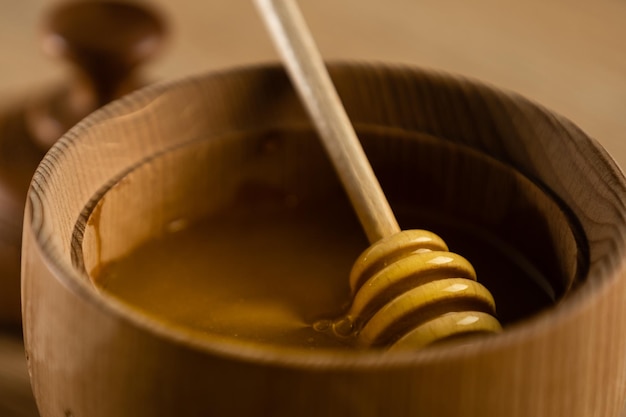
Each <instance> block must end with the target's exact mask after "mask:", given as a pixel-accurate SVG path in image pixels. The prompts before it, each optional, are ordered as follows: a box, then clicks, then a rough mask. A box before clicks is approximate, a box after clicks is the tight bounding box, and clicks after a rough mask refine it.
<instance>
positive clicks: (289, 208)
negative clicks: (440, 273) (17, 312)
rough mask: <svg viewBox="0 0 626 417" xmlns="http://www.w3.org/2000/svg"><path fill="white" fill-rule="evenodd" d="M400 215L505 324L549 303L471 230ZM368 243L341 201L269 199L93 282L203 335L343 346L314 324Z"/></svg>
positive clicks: (172, 239) (332, 314) (145, 252)
mask: <svg viewBox="0 0 626 417" xmlns="http://www.w3.org/2000/svg"><path fill="white" fill-rule="evenodd" d="M248 203H249V202H248ZM398 217H399V219H400V220H401V224H406V225H409V226H407V227H405V228H408V227H412V228H415V227H418V222H419V223H420V224H422V227H424V228H427V229H429V230H432V231H435V232H437V233H440V234H441V236H442V237H443V238H444V240H446V241H448V244H449V245H450V247H451V250H453V251H455V252H458V253H461V254H463V255H464V256H466V257H468V259H469V260H470V262H472V263H473V264H474V266H475V268H476V270H477V272H478V274H479V280H481V281H483V282H484V283H485V285H487V286H488V288H490V290H492V293H493V294H494V296H495V297H496V303H497V305H498V309H499V313H500V317H499V318H500V320H501V321H502V322H504V323H505V324H506V323H508V322H511V321H515V320H518V319H520V318H523V317H524V316H527V315H529V314H532V313H533V312H535V311H538V310H540V309H541V308H544V307H545V306H547V305H550V304H551V303H552V300H551V299H550V296H549V294H548V292H549V291H545V288H542V285H541V284H542V283H537V282H536V281H533V280H532V279H528V277H527V273H526V272H527V271H525V270H524V268H523V266H520V265H518V264H516V262H515V261H514V260H512V259H509V258H507V256H506V253H502V252H501V251H499V249H498V246H499V245H498V244H495V245H493V246H489V243H488V242H487V241H485V240H481V237H480V235H479V234H478V235H477V233H476V231H475V230H464V228H463V227H462V225H461V226H459V225H454V223H453V222H449V221H446V219H440V218H438V217H437V216H433V215H429V214H428V213H418V212H416V211H415V210H401V209H400V210H398ZM424 223H425V224H424ZM441 232H444V233H443V234H442V233H441ZM367 246H368V242H367V240H366V239H365V236H364V234H363V232H362V231H361V228H360V226H359V224H358V223H357V221H356V218H355V215H354V213H353V212H352V209H351V207H350V206H349V204H348V203H347V202H346V201H343V200H341V201H335V200H333V201H326V202H317V203H315V204H296V202H294V201H290V200H289V199H288V198H287V199H285V198H282V197H281V198H278V197H277V198H276V199H275V201H269V200H268V199H267V198H265V199H263V202H262V203H260V204H256V203H252V204H239V205H236V206H234V207H233V208H232V209H230V210H226V211H224V212H222V213H220V214H218V215H214V216H212V217H210V218H206V219H204V220H202V221H200V222H196V223H193V224H191V225H189V226H188V227H186V228H185V229H183V230H179V231H175V232H172V233H169V234H168V235H166V236H164V237H163V238H161V239H155V240H152V241H149V242H147V243H145V244H144V245H143V246H141V247H139V248H138V249H137V250H135V251H134V252H133V253H130V254H129V255H128V256H126V257H125V258H123V259H119V260H118V261H116V262H113V263H110V264H108V265H104V266H102V267H101V268H98V272H97V276H93V279H94V282H95V283H96V285H97V286H98V287H99V288H100V289H101V290H103V291H105V292H107V293H110V294H112V295H114V296H115V297H118V298H119V299H122V300H124V301H125V302H127V303H129V304H130V305H132V306H134V307H135V308H138V309H140V310H141V311H142V312H144V313H145V314H148V315H150V316H152V317H154V318H157V319H159V320H160V321H162V322H165V323H167V324H169V325H172V326H177V327H185V328H187V329H193V330H195V331H199V332H201V334H206V335H207V336H209V337H211V335H221V336H226V337H228V338H235V339H240V340H243V341H246V342H253V343H263V344H272V345H286V346H291V347H298V348H344V347H350V346H352V345H353V343H352V341H351V340H342V339H337V338H336V337H334V336H332V335H330V334H327V333H325V332H321V331H318V330H316V329H315V328H314V327H315V324H316V323H319V322H320V321H324V320H327V319H333V318H339V317H340V316H341V314H342V312H343V311H345V310H346V308H347V307H348V306H349V303H350V300H351V295H350V293H349V287H348V276H349V272H350V269H351V267H352V264H353V263H354V261H355V260H356V259H357V257H358V255H359V254H360V252H362V251H363V250H364V249H365V248H366V247H367ZM481 273H483V276H482V277H481ZM481 278H484V279H481ZM485 281H486V282H485ZM490 283H491V284H490Z"/></svg>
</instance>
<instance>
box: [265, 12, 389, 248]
mask: <svg viewBox="0 0 626 417" xmlns="http://www.w3.org/2000/svg"><path fill="white" fill-rule="evenodd" d="M255 2H256V5H257V7H258V9H259V11H260V13H261V15H262V16H263V18H264V20H265V23H266V25H267V28H268V30H269V32H270V33H271V35H272V38H273V40H274V43H275V45H276V47H277V49H278V51H279V53H280V55H281V57H282V59H283V61H284V63H285V65H286V67H287V70H288V73H289V75H290V77H291V79H292V82H293V83H294V84H295V87H296V90H297V91H298V93H299V95H300V97H301V99H302V101H303V102H304V105H305V107H306V109H307V111H308V112H309V115H310V116H311V118H312V119H313V123H314V124H315V126H316V128H317V130H318V133H319V134H320V136H321V138H322V142H323V143H324V146H325V148H326V151H327V152H328V155H329V156H330V158H331V160H332V163H333V165H334V167H335V170H336V171H337V173H338V175H339V178H340V179H341V182H342V183H343V186H344V188H345V189H346V192H347V193H348V196H349V197H350V200H351V202H352V206H353V207H354V209H355V211H356V213H357V216H358V217H359V220H360V222H361V225H362V226H363V228H364V229H365V233H366V234H367V237H368V239H369V241H370V243H374V242H376V241H378V240H380V239H382V238H383V237H386V236H390V235H392V234H394V233H397V232H399V231H400V228H399V226H398V222H397V221H396V219H395V217H394V215H393V212H392V211H391V207H390V206H389V203H388V202H387V199H386V198H385V195H384V193H383V191H382V189H381V187H380V184H379V183H378V180H377V179H376V176H375V174H374V171H373V170H372V167H371V166H370V163H369V161H368V160H367V156H366V155H365V152H364V151H363V148H362V147H361V143H360V142H359V139H358V138H357V136H356V133H355V131H354V128H353V127H352V124H351V123H350V119H349V118H348V115H347V114H346V111H345V109H344V108H343V105H342V103H341V100H340V99H339V95H338V94H337V91H336V90H335V88H334V86H333V83H332V81H331V79H330V76H329V75H328V72H327V70H326V67H325V65H324V62H323V60H322V57H321V55H320V53H319V51H318V49H317V47H316V45H315V42H314V40H313V37H312V35H311V33H310V31H309V29H308V28H307V26H306V23H305V21H304V18H303V17H302V14H301V13H300V10H299V9H298V7H297V5H296V3H295V2H293V1H291V0H255Z"/></svg>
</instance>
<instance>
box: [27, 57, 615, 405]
mask: <svg viewBox="0 0 626 417" xmlns="http://www.w3.org/2000/svg"><path fill="white" fill-rule="evenodd" d="M330 70H331V74H332V76H333V79H334V81H335V83H336V85H337V87H338V90H339V93H340V95H341V96H342V99H343V100H344V104H345V106H346V107H347V109H348V112H349V114H350V117H351V119H352V120H353V122H354V124H355V126H356V129H357V132H358V133H359V136H360V138H361V140H362V141H363V143H364V147H365V149H366V152H367V153H368V155H369V157H370V159H371V161H372V164H373V166H374V169H375V171H376V172H377V175H378V176H379V178H380V180H381V183H382V185H383V188H384V189H385V190H386V192H387V194H388V197H389V200H390V202H391V204H392V207H393V208H394V210H395V211H396V213H397V215H398V217H399V219H400V223H401V227H403V228H413V227H419V226H423V227H425V228H430V229H431V230H434V229H435V228H436V227H440V228H441V229H443V230H444V232H445V231H450V235H451V236H453V239H452V240H453V241H448V243H449V244H450V246H451V247H454V248H455V249H456V251H457V252H459V253H462V254H464V255H466V256H468V258H469V259H470V260H471V261H472V262H473V263H474V264H475V266H476V268H477V270H478V272H479V276H480V278H481V280H482V282H483V283H484V284H485V285H486V286H487V287H488V288H490V289H491V291H492V292H493V293H494V296H495V298H496V303H497V304H498V309H499V314H500V318H501V319H502V321H503V322H504V324H505V331H504V332H503V333H501V334H499V335H496V336H490V337H481V338H476V339H473V340H472V342H471V343H467V344H460V343H449V344H442V345H440V346H433V347H430V348H427V349H424V350H420V351H415V352H401V353H397V354H385V353H384V352H381V351H377V350H358V351H357V350H354V351H349V350H348V351H346V350H333V349H321V350H309V349H304V348H298V347H284V346H278V345H273V344H272V343H254V342H251V341H245V340H244V341H242V340H236V339H234V338H228V337H222V336H218V335H215V336H212V335H201V334H199V332H196V331H194V330H190V329H185V328H182V327H176V326H171V325H168V324H165V323H164V322H162V321H160V320H158V319H156V318H154V317H152V316H149V315H144V314H142V313H140V312H139V311H138V310H137V309H135V308H133V307H132V306H129V305H127V304H125V303H123V302H121V301H119V300H117V299H116V298H113V297H110V296H107V295H106V294H102V293H101V292H100V291H98V290H97V289H96V288H95V287H94V286H93V284H92V283H91V281H90V279H89V276H88V275H89V274H87V273H86V271H91V270H93V269H94V268H98V266H99V265H101V264H102V263H106V262H109V261H113V260H115V259H118V258H119V257H120V256H123V255H124V254H127V253H128V252H129V251H131V250H132V249H133V248H135V247H137V246H138V245H140V244H141V243H142V242H145V241H147V240H150V239H152V238H154V237H157V236H160V235H162V234H163V233H165V232H166V231H167V229H168V227H169V226H171V224H172V221H175V220H176V219H179V218H181V217H183V218H187V219H195V218H201V217H203V216H207V215H211V213H214V212H215V210H216V209H217V208H219V207H222V206H223V205H224V204H225V203H226V202H228V201H231V200H232V199H233V198H234V197H233V196H234V195H236V194H237V192H238V191H240V190H242V189H246V187H248V186H249V185H250V184H256V185H259V184H260V185H262V186H268V187H272V188H273V189H276V190H279V191H280V192H284V193H286V194H289V195H296V196H297V198H298V199H299V200H300V201H305V200H311V201H318V200H320V199H330V200H332V201H337V202H338V204H340V205H341V204H343V207H346V206H347V203H346V202H345V201H344V200H342V198H343V197H342V190H341V188H340V186H339V184H338V182H337V180H336V179H335V176H334V173H333V171H332V169H331V167H330V164H329V162H328V161H327V160H326V157H325V155H324V152H323V150H322V148H321V145H320V144H319V143H318V141H317V139H316V137H315V135H314V134H313V133H312V128H311V126H310V123H309V121H308V119H307V117H306V115H305V114H304V112H303V110H302V108H301V106H300V105H299V102H298V99H297V97H296V96H295V95H294V92H293V90H292V88H291V85H290V83H289V81H288V79H287V77H286V76H285V74H284V72H283V70H282V69H281V68H280V67H258V68H245V69H239V70H232V71H226V72H220V73H214V74H209V75H205V76H201V77H197V78H191V79H187V80H183V81H180V82H176V83H171V84H166V85H159V86H153V87H149V88H147V89H144V90H141V91H140V92H138V93H135V94H132V95H130V96H128V97H126V98H124V99H122V100H121V101H118V102H115V103H114V104H113V105H110V106H107V107H105V108H104V109H102V110H99V111H98V112H96V113H95V114H93V115H92V116H90V117H89V118H87V119H86V120H85V121H83V122H82V123H80V124H79V125H78V126H77V127H76V128H74V129H72V130H71V131H70V132H69V133H68V134H66V135H65V136H64V137H63V138H62V139H61V140H60V141H59V143H58V144H57V145H55V146H54V148H53V149H52V150H51V151H50V153H49V154H48V155H47V156H46V158H45V159H44V160H43V162H42V163H41V165H40V166H39V168H38V170H37V172H36V174H35V177H34V179H33V182H32V185H31V188H30V191H29V196H28V203H27V209H26V220H25V224H24V246H23V282H22V285H23V287H22V288H23V290H22V291H23V305H24V307H23V319H24V323H25V340H26V349H27V356H28V362H29V367H30V372H31V378H32V383H33V389H34V393H35V396H36V398H37V403H38V406H39V409H40V412H41V414H42V416H44V417H48V416H49V417H52V416H59V415H65V416H85V417H98V416H135V417H137V416H172V415H176V416H198V415H219V416H242V415H250V416H253V415H272V416H294V415H298V416H321V415H324V416H373V415H388V416H416V415H420V416H439V417H445V416H481V417H489V416H494V417H496V416H498V417H501V416H507V417H515V416H534V417H541V416H545V417H558V416H563V417H566V416H567V417H576V416H580V417H588V416H590V415H598V416H603V417H604V416H606V417H610V416H617V415H618V414H619V412H620V410H621V408H622V407H623V404H624V400H625V398H626V393H625V391H624V381H625V380H626V355H624V352H625V351H626V327H625V326H623V325H622V323H623V322H625V321H624V320H626V303H624V301H623V300H624V299H626V298H625V297H626V278H625V277H624V273H623V270H624V257H623V253H624V244H625V242H624V237H625V234H626V218H625V216H624V201H626V189H625V181H624V177H623V175H622V174H621V172H620V171H619V169H618V168H617V167H616V165H615V163H614V162H613V161H612V160H611V158H610V157H609V156H608V155H607V154H606V153H605V151H604V150H603V149H602V148H601V147H600V146H599V145H598V144H597V143H596V142H594V141H593V140H591V139H590V138H588V137H587V136H586V135H585V134H584V133H582V132H581V131H580V130H579V129H578V128H576V127H575V126H574V125H573V124H572V123H570V122H569V121H567V120H565V119H563V118H562V117H560V116H558V115H555V114H553V113H551V112H550V111H548V110H546V109H544V108H542V107H540V106H538V105H536V104H533V103H531V102H529V101H527V100H525V99H523V98H522V97H519V96H517V95H515V94H511V93H506V92H501V91H498V90H496V89H494V88H492V87H489V86H485V85H483V84H480V83H477V82H474V81H470V80H466V79H461V78H457V77H451V76H448V75H445V74H440V73H435V72H428V71H422V70H418V69H412V68H404V67H388V66H384V65H355V64H334V65H331V66H330ZM207 167H210V169H208V168H207ZM105 198H106V203H105V204H103V203H102V201H103V200H104V199H105ZM416 213H417V214H416ZM435 231H437V230H435ZM359 233H360V232H359V231H358V229H355V231H354V234H357V235H358V234H359ZM355 238H357V239H363V242H365V239H364V237H362V236H360V235H359V236H356V237H355ZM444 238H445V236H444ZM364 248H365V247H364ZM507 263H508V264H507ZM505 264H507V265H508V266H507V265H505ZM511 265H513V266H514V267H511ZM520 271H521V272H520ZM226 278H227V277H226ZM346 280H347V276H346ZM207 308H210V306H208V307H207Z"/></svg>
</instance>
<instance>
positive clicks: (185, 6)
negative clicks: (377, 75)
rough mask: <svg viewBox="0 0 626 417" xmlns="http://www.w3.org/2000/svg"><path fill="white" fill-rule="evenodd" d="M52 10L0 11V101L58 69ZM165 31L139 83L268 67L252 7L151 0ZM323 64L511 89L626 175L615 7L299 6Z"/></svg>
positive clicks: (528, 0)
mask: <svg viewBox="0 0 626 417" xmlns="http://www.w3.org/2000/svg"><path fill="white" fill-rule="evenodd" d="M54 2H55V1H54V0H0V51H1V52H0V94H4V96H5V97H6V96H7V94H8V95H9V96H11V95H13V94H21V93H22V92H24V91H33V90H36V88H37V86H40V85H45V83H46V82H47V81H51V80H56V79H62V77H63V76H64V75H65V74H66V73H65V71H66V68H64V67H63V66H62V65H61V64H60V63H57V62H53V61H51V60H49V59H47V58H46V57H44V56H43V55H42V53H41V52H40V50H39V47H38V43H37V42H38V41H37V36H36V30H35V28H36V27H37V23H38V21H39V19H40V17H41V12H42V9H44V8H45V7H47V6H50V5H51V4H53V3H54ZM150 3H152V4H154V5H157V6H159V8H160V9H161V10H162V12H163V13H164V15H166V16H167V18H168V20H169V22H170V25H171V27H172V34H171V37H170V41H169V44H168V46H167V49H166V50H165V51H164V53H163V54H162V55H161V56H160V58H159V59H158V60H157V61H156V62H154V63H153V65H152V66H151V68H150V70H149V72H150V74H151V75H152V76H153V77H154V79H158V80H162V79H170V78H175V77H181V76H185V75H188V74H192V73H198V72H202V71H207V70H214V69H218V68H227V67H231V66H234V65H245V64H249V63H254V62H259V61H269V60H274V59H276V54H275V53H274V50H273V48H272V46H271V44H270V42H269V39H268V38H267V36H266V34H265V32H264V29H263V27H262V25H261V23H260V21H259V19H258V18H257V16H256V11H255V10H254V8H253V6H252V2H251V0H232V1H227V0H220V1H218V0H153V1H151V2H150ZM300 4H301V7H302V9H303V10H304V12H305V15H306V17H307V19H308V21H309V23H310V25H311V28H312V30H313V31H314V33H315V36H316V38H317V40H318V41H319V44H320V47H321V49H322V52H323V54H324V55H325V56H326V57H328V58H341V59H359V60H376V61H389V62H399V63H409V64H413V65H420V66H426V67H432V68H438V69H443V70H446V71H450V72H455V73H461V74H465V75H468V76H471V77H475V78H478V79H481V80H485V81H488V82H490V83H493V84H495V85H497V86H500V87H503V88H507V89H511V90H515V91H517V92H520V93H522V94H523V95H525V96H527V97H530V98H532V99H534V100H536V101H538V102H540V103H542V104H544V105H546V106H547V107H550V108H552V109H554V110H556V111H558V112H560V113H562V114H564V115H565V116H567V117H569V118H570V119H572V120H574V121H575V122H576V123H577V124H579V125H580V126H581V127H582V128H583V129H584V130H585V131H587V132H588V133H589V134H590V135H592V136H593V137H595V138H597V139H598V140H600V141H601V143H603V144H604V145H605V147H606V148H607V149H608V150H609V151H610V152H611V153H612V154H613V155H614V156H615V158H616V159H617V160H618V162H619V163H620V164H621V165H622V166H624V165H626V143H624V141H623V140H622V137H623V132H625V131H626V52H625V51H624V42H625V41H626V1H625V0H594V1H591V0H587V1H582V0H525V1H517V0H516V1H512V0H503V1H500V0H472V1H454V0H300Z"/></svg>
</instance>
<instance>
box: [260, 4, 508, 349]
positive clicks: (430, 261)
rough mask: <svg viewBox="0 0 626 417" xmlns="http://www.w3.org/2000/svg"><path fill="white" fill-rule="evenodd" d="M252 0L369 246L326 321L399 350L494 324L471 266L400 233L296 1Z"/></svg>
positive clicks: (431, 239)
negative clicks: (339, 312) (338, 311)
mask: <svg viewBox="0 0 626 417" xmlns="http://www.w3.org/2000/svg"><path fill="white" fill-rule="evenodd" d="M255 2H256V5H257V7H258V9H259V11H260V13H261V15H262V16H263V18H264V20H265V23H266V26H267V28H268V30H269V32H270V33H271V35H272V38H273V40H274V43H275V45H276V47H277V49H278V51H279V52H280V54H281V56H282V59H283V62H284V64H285V65H286V68H287V72H288V73H289V76H290V77H291V79H292V82H293V83H294V84H295V87H296V90H297V91H298V93H299V95H300V97H301V100H302V101H303V103H304V106H305V107H306V109H307V111H308V113H309V115H310V117H311V118H312V120H313V123H314V124H315V127H316V129H317V131H318V133H319V135H320V137H321V138H322V142H323V144H324V147H325V148H326V151H327V153H328V155H329V156H330V158H331V161H332V163H333V165H334V167H335V170H336V171H337V173H338V175H339V177H340V179H341V182H342V184H343V186H344V188H345V190H346V192H347V193H348V196H349V198H350V200H351V203H352V205H353V207H354V209H355V211H356V213H357V216H358V218H359V221H360V222H361V225H362V226H363V228H364V230H365V233H366V235H367V237H368V239H369V241H370V244H371V245H372V246H370V247H369V248H368V249H367V250H366V251H365V252H363V254H362V255H361V256H360V257H359V259H358V260H357V261H356V263H355V265H354V267H353V269H352V272H351V274H350V287H351V290H352V295H353V301H352V305H351V307H350V309H349V311H348V312H347V314H346V315H345V316H344V317H342V318H340V319H338V320H336V321H333V322H328V325H329V327H330V328H331V329H332V331H333V333H334V334H335V335H337V336H338V337H349V336H352V335H356V339H357V344H359V345H360V346H367V347H370V346H371V347H388V348H389V349H390V350H396V349H417V348H420V347H423V346H426V345H428V344H431V343H433V342H436V341H440V340H443V339H449V338H453V337H457V336H461V335H466V334H473V333H492V332H498V331H500V330H501V326H500V324H499V322H498V321H497V319H496V318H495V317H494V315H495V302H494V300H493V297H492V296H491V294H490V293H489V291H488V290H487V289H486V288H485V287H484V286H482V285H481V284H479V283H478V282H477V281H476V273H475V271H474V268H473V267H472V265H471V264H470V263H469V262H468V261H467V260H466V259H464V258H463V257H461V256H459V255H457V254H454V253H451V252H449V251H448V247H447V245H446V244H445V243H444V241H443V240H442V239H441V238H440V237H439V236H437V235H435V234H434V233H431V232H428V231H425V230H406V231H400V228H399V226H398V223H397V221H396V219H395V217H394V215H393V212H392V210H391V207H390V206H389V203H388V202H387V199H386V198H385V195H384V193H383V191H382V189H381V187H380V184H379V183H378V180H377V179H376V176H375V175H374V172H373V170H372V168H371V166H370V164H369V161H368V160H367V157H366V155H365V152H364V151H363V148H362V147H361V144H360V142H359V140H358V138H357V136H356V133H355V131H354V128H353V127H352V124H351V123H350V120H349V118H348V116H347V114H346V112H345V109H344V108H343V105H342V104H341V101H340V99H339V96H338V94H337V92H336V90H335V88H334V86H333V84H332V81H331V79H330V76H329V75H328V72H327V71H326V67H325V66H324V63H323V61H322V58H321V56H320V53H319V51H318V50H317V47H316V45H315V42H314V40H313V37H312V36H311V34H310V32H309V30H308V28H307V26H306V23H305V21H304V18H303V17H302V14H301V13H300V11H299V9H298V7H297V5H296V3H295V2H293V1H292V0H255Z"/></svg>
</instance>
